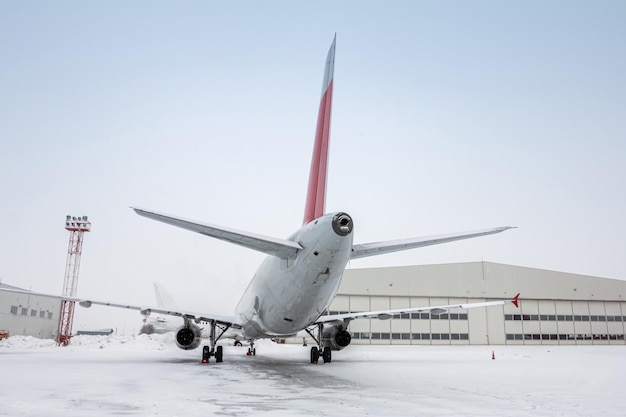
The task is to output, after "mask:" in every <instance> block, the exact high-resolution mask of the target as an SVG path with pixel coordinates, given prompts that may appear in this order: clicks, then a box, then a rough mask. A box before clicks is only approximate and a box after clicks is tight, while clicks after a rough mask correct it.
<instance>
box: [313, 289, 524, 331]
mask: <svg viewBox="0 0 626 417" xmlns="http://www.w3.org/2000/svg"><path fill="white" fill-rule="evenodd" d="M506 303H513V305H514V306H515V307H519V293H517V295H516V296H515V297H513V298H512V299H510V300H498V301H487V302H484V303H466V304H450V305H445V306H430V307H407V308H398V309H395V310H380V311H363V312H358V313H346V314H330V315H326V316H321V317H319V318H318V319H317V321H316V322H315V324H319V323H328V322H334V321H337V322H339V321H341V322H344V323H345V322H346V321H348V322H349V321H351V320H354V319H358V318H372V319H379V320H389V319H392V318H394V316H395V315H396V314H405V313H425V312H430V313H431V314H436V315H439V314H443V313H445V312H447V311H448V310H450V309H453V308H463V309H470V308H477V307H491V306H498V305H504V304H506Z"/></svg>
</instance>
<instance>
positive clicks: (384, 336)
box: [380, 333, 390, 340]
mask: <svg viewBox="0 0 626 417" xmlns="http://www.w3.org/2000/svg"><path fill="white" fill-rule="evenodd" d="M389 336H390V335H389V333H381V334H380V338H381V339H385V340H389Z"/></svg>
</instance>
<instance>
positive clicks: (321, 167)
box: [304, 39, 335, 224]
mask: <svg viewBox="0 0 626 417" xmlns="http://www.w3.org/2000/svg"><path fill="white" fill-rule="evenodd" d="M334 68H335V39H333V43H332V45H331V46H330V50H329V51H328V56H327V58H326V68H325V70H324V81H323V83H322V99H321V100H320V108H319V112H318V115H317V129H316V131H315V144H314V145H313V157H312V159H311V171H310V172H309V188H308V191H307V196H306V206H305V209H304V224H307V223H309V222H310V221H312V220H315V219H317V218H318V217H321V216H322V215H324V212H325V209H326V178H327V176H328V147H329V139H330V119H331V110H332V101H333V73H334Z"/></svg>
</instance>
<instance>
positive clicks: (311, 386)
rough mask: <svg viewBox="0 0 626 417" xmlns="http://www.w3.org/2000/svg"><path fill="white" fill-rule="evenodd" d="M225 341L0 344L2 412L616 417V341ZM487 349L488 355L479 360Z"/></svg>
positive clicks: (621, 367)
mask: <svg viewBox="0 0 626 417" xmlns="http://www.w3.org/2000/svg"><path fill="white" fill-rule="evenodd" d="M246 350H247V349H246V348H245V347H243V348H237V347H233V346H226V347H225V353H224V362H223V363H220V364H216V363H214V362H211V363H210V364H208V365H202V364H200V355H201V351H200V349H196V350H194V351H183V350H180V349H178V348H177V347H176V346H175V344H174V342H173V335H172V334H169V335H152V336H146V335H142V336H130V337H117V336H112V337H97V336H80V337H75V338H74V339H73V340H72V344H71V345H70V346H68V347H66V348H57V347H56V346H55V345H54V342H52V341H41V340H39V339H33V338H24V337H12V338H9V339H7V340H3V341H0V369H1V370H2V376H3V378H2V382H1V383H0V404H2V406H1V407H0V415H2V416H12V417H15V416H63V417H68V416H181V417H182V416H185V417H193V416H213V415H215V416H250V415H251V416H295V415H314V416H390V415H394V416H600V415H601V416H623V415H624V410H626V395H624V392H625V388H626V382H625V378H624V377H625V375H626V346H350V347H348V348H347V349H345V350H343V351H341V352H334V356H333V362H332V363H330V364H322V363H321V362H320V364H318V365H311V364H309V363H307V362H308V348H304V347H302V346H295V345H276V344H273V343H271V342H267V341H262V342H261V343H258V344H257V356H256V357H249V356H246V354H245V352H246ZM492 350H493V351H495V355H496V359H495V360H492V359H491V352H492Z"/></svg>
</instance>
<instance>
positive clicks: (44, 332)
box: [0, 284, 61, 339]
mask: <svg viewBox="0 0 626 417" xmlns="http://www.w3.org/2000/svg"><path fill="white" fill-rule="evenodd" d="M0 287H3V288H12V289H18V290H22V288H18V287H13V286H11V285H6V284H0ZM60 311H61V301H59V300H56V299H53V298H47V297H40V296H36V295H30V294H28V295H27V294H17V293H10V292H4V291H0V332H8V333H9V335H11V336H12V335H22V336H33V337H37V338H40V339H54V338H55V336H56V333H57V327H58V325H59V312H60Z"/></svg>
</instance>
